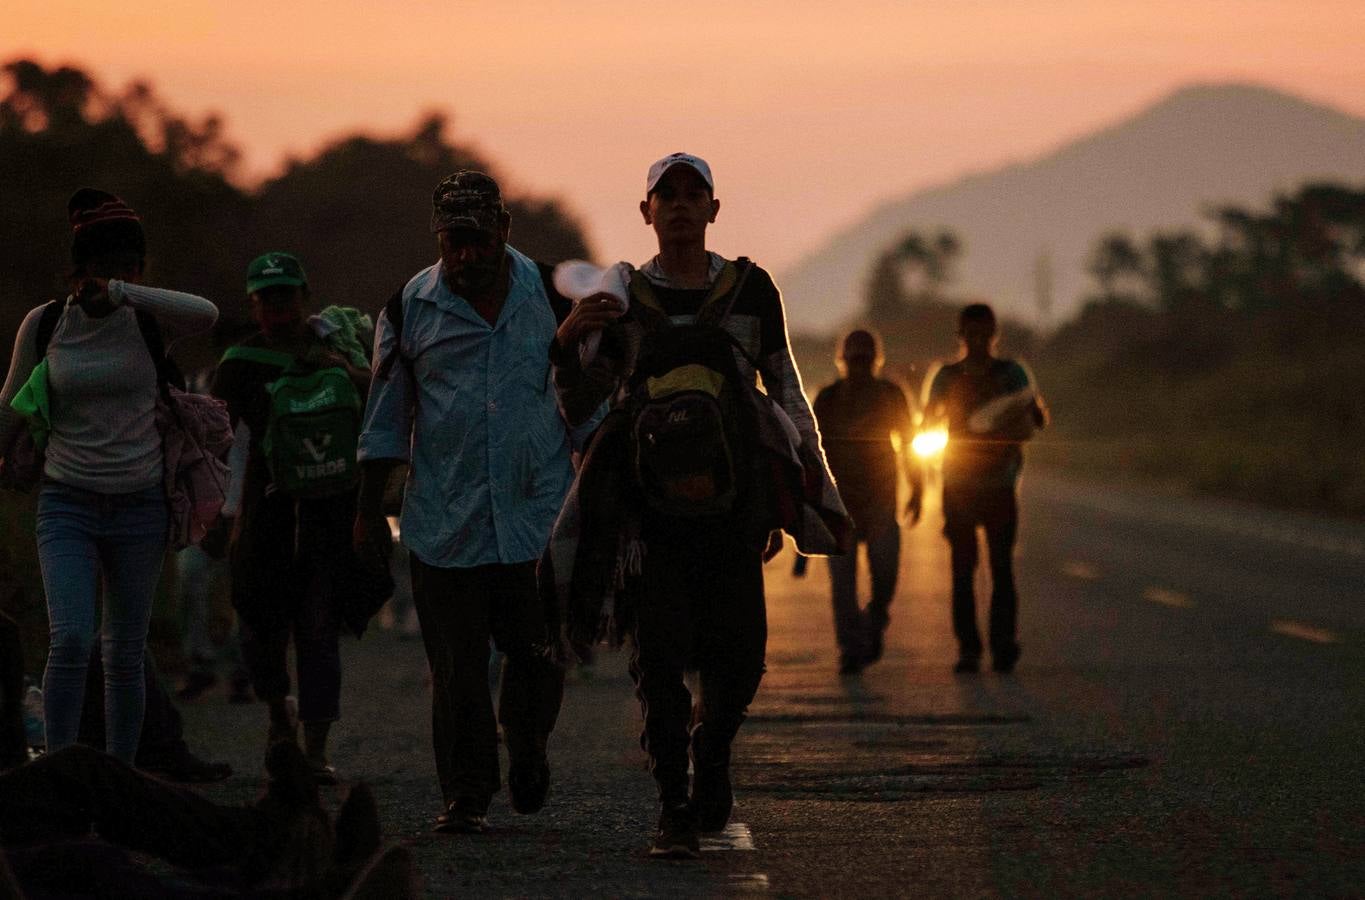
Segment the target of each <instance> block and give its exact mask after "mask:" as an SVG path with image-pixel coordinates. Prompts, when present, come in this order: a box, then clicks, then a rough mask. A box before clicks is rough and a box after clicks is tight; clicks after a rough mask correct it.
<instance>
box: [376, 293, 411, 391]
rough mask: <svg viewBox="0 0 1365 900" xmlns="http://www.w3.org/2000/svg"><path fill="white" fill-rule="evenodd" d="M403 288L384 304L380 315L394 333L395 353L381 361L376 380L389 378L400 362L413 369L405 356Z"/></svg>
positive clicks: (377, 368)
mask: <svg viewBox="0 0 1365 900" xmlns="http://www.w3.org/2000/svg"><path fill="white" fill-rule="evenodd" d="M406 286H407V285H404V286H403V287H406ZM403 287H400V288H399V289H398V290H396V291H394V292H393V295H392V296H391V297H389V299H388V301H387V302H386V303H385V304H384V311H383V312H381V313H380V315H381V316H383V317H384V318H386V319H388V320H389V330H390V331H392V332H393V352H392V353H390V354H389V355H388V356H386V357H384V358H383V359H381V360H380V361H379V365H378V366H376V367H375V370H374V377H375V378H388V377H389V372H391V371H393V364H394V363H395V362H398V361H399V360H402V362H403V365H404V366H406V367H408V368H411V367H412V360H410V359H408V358H407V356H405V355H404V354H403ZM376 330H378V327H377V326H376Z"/></svg>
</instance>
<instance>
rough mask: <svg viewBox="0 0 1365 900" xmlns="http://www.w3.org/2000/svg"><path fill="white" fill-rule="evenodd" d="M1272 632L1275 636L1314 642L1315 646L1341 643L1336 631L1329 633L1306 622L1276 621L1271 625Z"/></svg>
mask: <svg viewBox="0 0 1365 900" xmlns="http://www.w3.org/2000/svg"><path fill="white" fill-rule="evenodd" d="M1270 630H1271V631H1272V632H1274V633H1275V634H1282V635H1284V636H1285V637H1292V638H1298V639H1300V640H1304V641H1312V642H1313V643H1315V644H1340V643H1341V636H1340V635H1339V634H1337V633H1336V632H1334V631H1328V630H1327V629H1326V628H1318V627H1317V626H1315V625H1308V624H1306V623H1304V622H1295V621H1293V620H1291V619H1276V620H1275V621H1273V622H1271V623H1270Z"/></svg>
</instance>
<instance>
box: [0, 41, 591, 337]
mask: <svg viewBox="0 0 1365 900" xmlns="http://www.w3.org/2000/svg"><path fill="white" fill-rule="evenodd" d="M450 130H451V127H450V121H449V120H448V118H447V117H446V116H445V115H443V114H440V113H431V114H427V115H425V116H423V117H421V118H420V120H419V121H418V122H417V123H416V125H415V126H414V127H413V128H412V129H411V130H410V131H409V132H407V133H406V134H402V135H398V136H395V137H376V136H373V135H367V134H353V135H350V136H347V137H343V138H340V139H338V140H335V141H332V142H331V143H329V144H328V145H326V146H325V147H323V148H321V149H320V150H319V151H318V152H317V153H316V154H315V155H312V156H310V157H308V158H300V159H292V160H290V161H289V162H288V163H287V165H286V166H285V168H284V171H283V172H281V173H280V174H279V175H278V176H276V177H274V178H271V179H269V180H267V181H265V182H264V183H261V184H259V185H255V186H244V184H243V182H242V180H241V177H240V176H241V171H240V170H241V158H242V154H241V150H240V149H239V148H238V147H237V146H236V145H235V144H234V143H233V142H232V141H231V139H230V138H229V137H228V135H227V133H226V128H225V125H224V122H223V119H222V118H221V117H220V116H218V115H216V114H207V115H203V116H199V117H194V116H190V115H186V114H183V113H181V112H178V111H177V110H175V109H174V108H173V107H172V106H171V105H170V104H168V103H167V102H166V101H165V100H163V99H162V98H161V97H160V96H159V95H158V94H157V92H156V90H155V89H154V88H153V87H152V86H151V85H150V84H147V83H145V82H134V83H133V84H130V85H128V86H127V87H124V88H122V89H110V88H107V87H105V86H103V85H101V84H99V83H98V82H97V81H96V80H95V79H94V78H93V77H92V76H91V75H90V74H89V73H87V72H85V71H83V70H81V69H80V68H77V67H74V66H54V67H45V66H44V65H42V64H41V63H38V62H35V61H33V60H29V59H16V60H12V61H9V62H7V63H5V64H4V65H3V66H0V172H4V173H6V174H5V176H4V179H3V184H2V185H0V190H3V198H4V208H5V212H6V214H5V215H4V216H3V217H0V244H2V245H3V246H4V247H5V254H4V257H5V265H4V266H2V267H0V341H3V342H4V345H5V346H6V347H9V346H11V345H12V342H13V336H14V332H15V330H16V329H17V327H18V324H19V322H20V321H21V320H22V318H23V316H24V314H25V313H26V312H27V311H28V310H29V309H31V308H32V307H34V306H36V305H38V304H39V303H41V302H43V301H45V300H47V299H50V298H52V297H54V296H58V295H59V294H61V293H62V292H64V291H65V290H66V287H67V284H66V275H67V272H68V271H69V268H70V259H69V255H68V246H69V242H70V229H69V226H68V225H67V222H66V201H67V198H68V197H69V196H70V195H71V193H72V192H73V191H74V190H76V189H77V188H79V187H82V186H85V185H90V186H95V187H101V188H104V189H105V190H109V191H113V192H114V193H116V194H118V195H120V196H121V197H123V198H124V199H125V200H126V201H127V202H128V203H129V204H130V205H131V206H132V207H133V208H134V209H136V210H137V211H138V213H139V214H140V215H141V217H142V219H143V225H144V227H145V229H146V232H147V242H148V280H149V281H150V282H152V283H155V284H159V285H164V286H166V287H172V288H176V289H180V290H187V291H192V292H194V293H198V294H201V295H203V296H205V297H208V298H209V299H211V300H213V301H214V302H215V303H218V304H219V306H220V308H221V309H222V311H223V319H222V324H221V326H220V329H219V332H218V336H217V337H218V341H219V342H220V343H221V342H222V341H223V340H225V339H227V338H230V337H232V336H233V335H234V334H235V333H236V332H237V331H239V330H240V329H241V328H242V327H243V323H244V321H245V296H244V284H245V273H246V264H247V262H248V261H250V260H251V259H252V258H253V257H254V256H256V255H257V254H259V253H262V252H265V251H267V250H272V249H276V250H290V251H292V252H295V253H297V254H298V255H299V257H300V258H301V259H302V261H303V263H304V266H305V268H306V269H307V271H308V275H309V279H310V281H311V286H312V288H313V292H314V294H315V296H316V297H317V298H318V299H319V300H320V301H321V302H322V303H338V304H343V305H347V306H355V307H359V308H361V309H364V310H367V311H371V312H373V311H376V310H377V309H378V308H379V307H380V306H382V305H383V303H384V301H385V300H386V299H387V298H388V296H389V295H390V294H392V293H393V292H394V291H395V290H396V289H398V288H399V287H401V286H402V284H403V283H404V282H405V281H406V280H407V279H408V278H409V277H410V276H411V275H412V274H414V273H415V272H417V271H418V270H420V269H421V268H423V267H425V266H427V265H430V264H431V263H432V262H433V261H434V259H435V244H434V241H433V239H432V237H431V235H430V234H428V232H427V217H428V215H429V213H430V204H431V192H432V190H433V189H434V188H435V186H436V184H437V183H438V182H439V181H440V180H441V178H443V177H444V176H445V175H448V174H449V173H450V172H453V171H455V170H456V169H460V168H478V169H482V170H484V171H488V172H490V173H491V174H493V175H494V176H495V177H496V176H497V175H498V170H497V166H496V164H494V163H493V162H491V161H490V160H488V159H486V158H484V157H482V156H481V155H480V154H478V153H476V152H475V151H474V150H473V149H471V148H470V147H469V146H467V145H465V144H463V143H460V142H458V141H454V140H452V139H451V137H450V135H449V132H450ZM508 193H509V196H508V206H509V207H510V209H511V211H512V216H513V225H512V229H513V237H512V240H513V243H514V244H515V245H516V246H517V247H518V248H519V249H521V250H524V251H525V252H527V253H528V254H530V255H531V256H533V257H536V258H537V259H541V260H544V261H546V262H557V261H560V260H563V259H568V258H573V257H581V258H587V257H589V256H590V253H591V251H590V248H589V246H588V243H587V238H586V237H585V235H584V231H583V228H582V227H581V226H580V224H579V223H578V222H577V221H576V219H575V218H574V217H573V216H572V215H571V214H570V213H569V212H568V211H567V210H566V209H565V208H564V207H563V205H562V204H561V203H560V202H559V201H557V200H554V199H551V198H542V197H529V196H524V195H517V194H515V193H513V192H511V191H509V192H508ZM199 354H200V355H201V356H202V357H203V358H204V359H205V360H208V359H211V358H212V357H211V354H210V348H207V347H203V348H200V349H199Z"/></svg>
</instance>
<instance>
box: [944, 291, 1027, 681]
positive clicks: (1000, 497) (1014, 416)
mask: <svg viewBox="0 0 1365 900" xmlns="http://www.w3.org/2000/svg"><path fill="white" fill-rule="evenodd" d="M958 339H959V340H960V342H961V344H962V348H963V355H962V357H961V358H960V359H958V360H957V361H956V362H953V363H949V364H947V365H945V366H943V367H942V368H940V369H939V370H938V372H937V373H935V374H934V375H933V376H932V377H931V378H928V379H926V383H927V384H928V388H927V390H926V392H925V402H924V408H925V416H926V421H928V422H930V423H933V424H940V423H946V425H947V429H948V446H947V448H946V449H945V451H944V458H943V520H944V527H943V533H944V534H945V535H946V536H947V538H948V544H949V547H950V548H951V552H952V567H953V632H954V634H955V635H956V636H957V641H958V661H957V666H956V668H955V671H957V672H959V673H971V672H977V671H979V670H980V667H981V651H982V645H981V634H980V632H979V631H978V630H977V624H976V597H975V594H974V592H973V587H972V582H973V577H974V573H975V571H976V563H977V552H978V551H977V537H976V529H977V528H978V527H981V528H983V529H984V530H985V532H986V546H987V548H988V554H989V555H988V559H989V561H990V569H991V582H992V584H991V611H990V646H991V663H992V666H993V668H994V669H995V670H996V671H997V672H1010V671H1013V669H1014V665H1015V663H1016V662H1018V660H1019V642H1018V640H1017V636H1016V628H1017V618H1018V605H1019V601H1018V597H1017V596H1016V594H1015V589H1014V567H1013V556H1014V540H1015V533H1016V531H1017V529H1018V524H1019V508H1018V502H1017V499H1016V494H1015V488H1016V486H1017V484H1018V481H1019V474H1020V471H1021V470H1022V468H1023V464H1024V453H1023V448H1022V445H1023V442H1024V441H1026V440H1028V439H1029V437H1030V436H1031V435H1032V434H1033V432H1034V430H1035V429H1038V428H1042V427H1044V426H1045V425H1046V424H1047V408H1046V406H1045V405H1044V404H1043V400H1042V397H1041V396H1040V395H1039V394H1038V392H1037V389H1036V387H1035V385H1034V384H1033V380H1032V378H1031V377H1030V376H1029V373H1028V371H1027V370H1026V369H1025V368H1024V367H1023V366H1022V365H1020V364H1019V363H1017V362H1015V361H1014V360H1010V359H1000V358H998V357H996V356H995V355H994V350H995V344H996V324H995V313H994V312H993V311H992V310H991V308H990V307H989V306H987V305H986V304H984V303H973V304H969V305H968V306H965V307H964V308H963V309H962V312H961V314H960V315H959V317H958Z"/></svg>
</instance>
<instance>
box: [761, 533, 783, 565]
mask: <svg viewBox="0 0 1365 900" xmlns="http://www.w3.org/2000/svg"><path fill="white" fill-rule="evenodd" d="M781 552H782V532H780V531H772V532H769V534H768V546H766V547H764V548H763V561H764V562H769V561H770V560H771V559H772V558H773V557H774V556H776V555H777V554H779V553H781Z"/></svg>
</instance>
